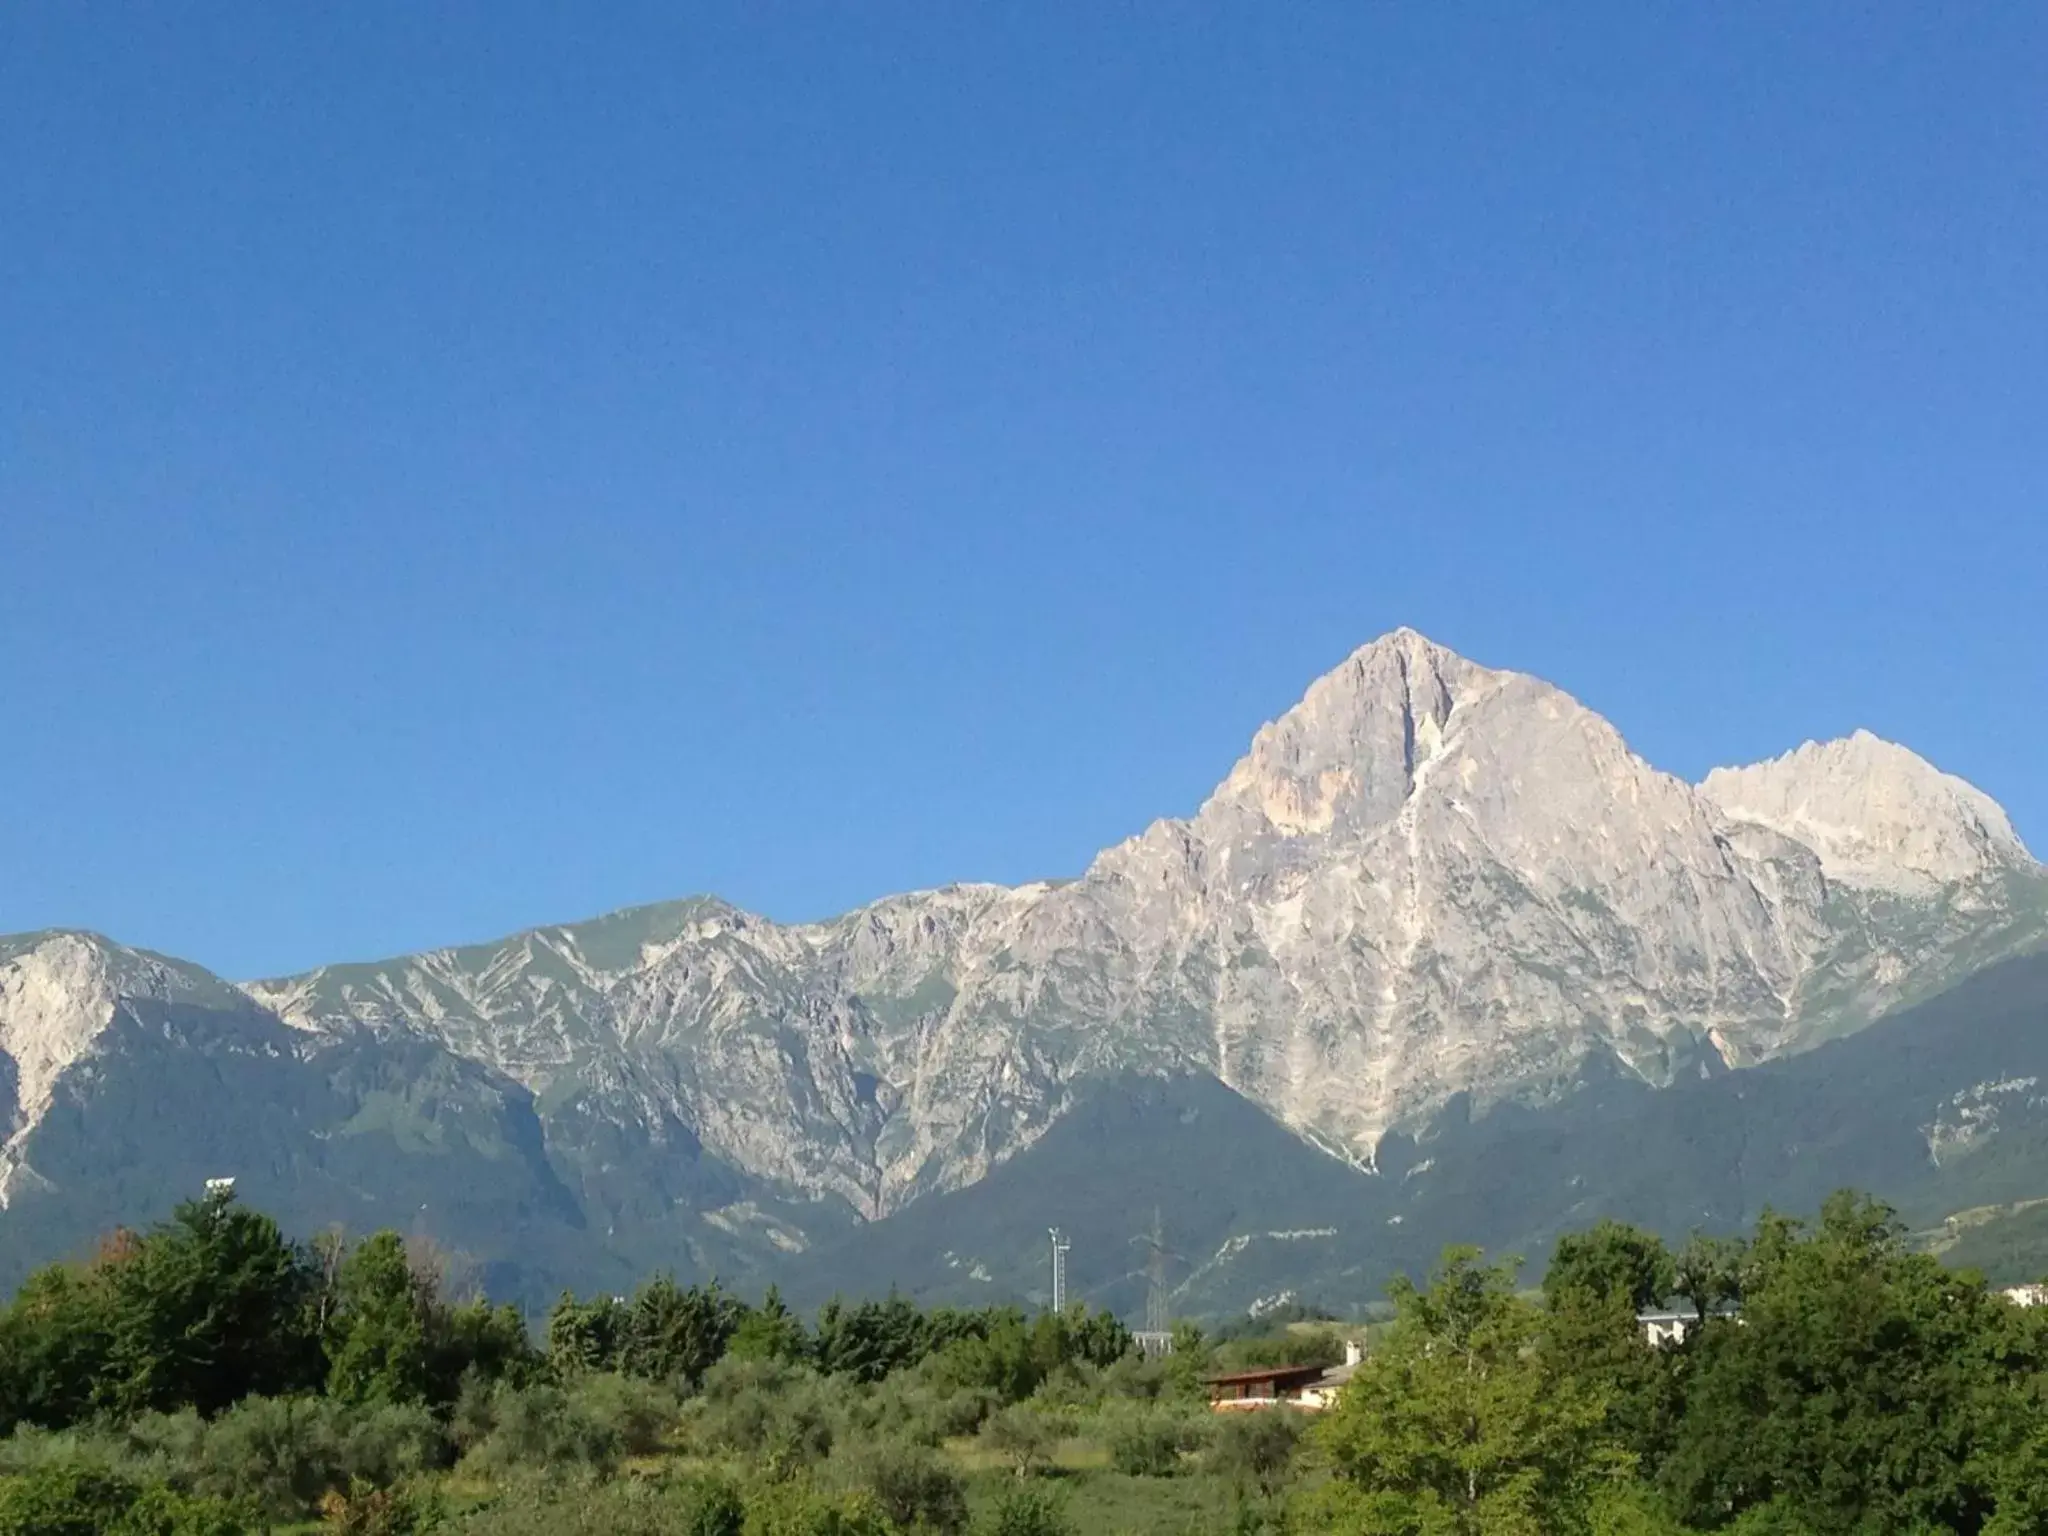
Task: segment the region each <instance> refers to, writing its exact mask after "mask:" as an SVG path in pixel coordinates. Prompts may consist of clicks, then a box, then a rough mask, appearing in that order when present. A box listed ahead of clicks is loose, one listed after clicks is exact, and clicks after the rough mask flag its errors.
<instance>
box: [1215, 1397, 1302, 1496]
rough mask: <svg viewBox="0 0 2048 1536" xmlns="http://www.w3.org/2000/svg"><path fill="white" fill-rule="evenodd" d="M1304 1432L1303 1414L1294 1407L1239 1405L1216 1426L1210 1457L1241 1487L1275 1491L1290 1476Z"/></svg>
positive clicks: (1266, 1492) (1218, 1468) (1240, 1488)
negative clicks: (1288, 1469)
mask: <svg viewBox="0 0 2048 1536" xmlns="http://www.w3.org/2000/svg"><path fill="white" fill-rule="evenodd" d="M1301 1432H1302V1423H1301V1415H1300V1413H1298V1412H1297V1411H1296V1410H1294V1409H1292V1408H1247V1409H1239V1410H1237V1411H1234V1412H1231V1413H1228V1414H1225V1415H1224V1416H1223V1419H1222V1422H1221V1423H1219V1424H1218V1425H1217V1426H1216V1435H1215V1439H1214V1441H1213V1442H1212V1448H1211V1450H1210V1458H1211V1461H1212V1464H1213V1465H1214V1466H1215V1468H1216V1470H1217V1471H1218V1472H1220V1473H1221V1474H1222V1475H1223V1476H1225V1477H1227V1478H1229V1479H1230V1481H1231V1482H1232V1483H1233V1484H1235V1485H1236V1487H1237V1488H1238V1489H1239V1490H1240V1491H1242V1490H1244V1489H1245V1488H1247V1487H1254V1488H1257V1489H1258V1490H1259V1492H1261V1493H1264V1494H1272V1493H1274V1492H1276V1491H1278V1489H1279V1488H1280V1485H1281V1484H1282V1483H1284V1482H1285V1481H1286V1480H1287V1468H1288V1466H1289V1464H1290V1463H1291V1462H1292V1461H1293V1460H1294V1452H1295V1448H1296V1446H1297V1445H1299V1444H1300V1441H1301Z"/></svg>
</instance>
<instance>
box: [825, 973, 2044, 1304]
mask: <svg viewBox="0 0 2048 1536" xmlns="http://www.w3.org/2000/svg"><path fill="white" fill-rule="evenodd" d="M1847 1186H1854V1187H1859V1188H1864V1189H1871V1190H1876V1191H1880V1192H1882V1193H1883V1194H1884V1195H1885V1196H1886V1197H1887V1198H1889V1199H1891V1200H1893V1201H1894V1202H1896V1203H1897V1204H1898V1206H1899V1207H1900V1209H1901V1211H1902V1213H1903V1214H1904V1215H1905V1217H1906V1218H1907V1219H1908V1221H1909V1222H1910V1223H1911V1224H1913V1225H1916V1226H1918V1227H1920V1228H1922V1229H1923V1230H1924V1232H1925V1234H1926V1237H1927V1240H1928V1241H1929V1242H1930V1244H1931V1245H1932V1246H1936V1247H1938V1248H1940V1249H1942V1251H1943V1252H1944V1256H1945V1257H1946V1258H1948V1259H1949V1260H1950V1261H1951V1262H1957V1263H1974V1264H1981V1265H1983V1266H1984V1267H1985V1268H1986V1269H1987V1270H1989V1271H1991V1272H1992V1273H1993V1275H1994V1278H1997V1279H1999V1280H2001V1281H2006V1280H2018V1279H2034V1278H2038V1277H2039V1275H2041V1274H2042V1273H2043V1272H2044V1271H2048V954H2034V955H2030V956H2025V957H2021V958H2019V959H2014V960H2009V961H2005V962H2002V963H2001V964H1998V965H1995V966H1992V967H1990V968H1988V969H1986V970H1984V971H1982V972H1979V973H1978V974H1977V975H1975V976H1972V977H1970V978H1969V979H1968V980H1966V981H1964V982H1962V983H1959V984H1958V985H1957V986H1955V987H1953V988H1951V989H1950V990H1948V991H1947V992H1944V993H1942V994H1941V995H1939V996H1937V997H1935V998H1933V999H1930V1000H1928V1001H1925V1002H1922V1003H1920V1004H1918V1005H1916V1006H1914V1007H1912V1008H1909V1009H1905V1010H1902V1011H1900V1012H1899V1013H1897V1014H1894V1015H1892V1016H1890V1017H1888V1018H1886V1019H1884V1020H1882V1021H1880V1022H1879V1023H1877V1024H1875V1025H1873V1026H1871V1027H1870V1028H1869V1029H1867V1030H1864V1031H1861V1032H1859V1033H1857V1034H1855V1035H1852V1036H1850V1037H1848V1038H1845V1039H1841V1040H1836V1041H1832V1042H1829V1043H1828V1044H1825V1045H1823V1046H1820V1047H1818V1048H1817V1049H1815V1050H1813V1051H1810V1052H1805V1053H1802V1054H1800V1055H1797V1056H1791V1057H1786V1058H1783V1059H1781V1060H1777V1061H1772V1062H1768V1063H1765V1064H1763V1065H1761V1066H1757V1067H1753V1068H1750V1069H1747V1070H1744V1071H1720V1072H1715V1073H1712V1074H1710V1075H1708V1076H1705V1077H1693V1078H1688V1079H1685V1080H1683V1081H1680V1082H1678V1083H1675V1084H1673V1085H1671V1086H1670V1087H1667V1088H1656V1087H1653V1086H1651V1085H1649V1084H1647V1083H1645V1082H1643V1081H1642V1080H1641V1079H1640V1078H1638V1077H1636V1076H1634V1075H1633V1074H1631V1073H1629V1072H1627V1071H1626V1070H1625V1069H1623V1068H1622V1067H1621V1065H1620V1064H1619V1062H1618V1061H1616V1060H1614V1059H1611V1058H1610V1059H1608V1060H1606V1061H1604V1062H1603V1061H1600V1060H1597V1059H1596V1060H1593V1061H1589V1062H1588V1063H1587V1065H1586V1069H1585V1071H1584V1072H1583V1074H1582V1076H1581V1080H1580V1081H1579V1083H1578V1084H1577V1085H1576V1086H1574V1087H1573V1088H1572V1089H1571V1090H1570V1091H1568V1092H1567V1093H1565V1094H1564V1095H1562V1096H1560V1097H1559V1098H1557V1099H1554V1100H1551V1101H1549V1102H1546V1103H1541V1104H1508V1105H1501V1106H1498V1107H1497V1108H1496V1109H1495V1110H1494V1111H1493V1112H1492V1113H1490V1114H1483V1115H1477V1116H1475V1115H1473V1114H1471V1113H1470V1112H1469V1105H1468V1104H1467V1103H1465V1102H1462V1101H1461V1102H1459V1103H1456V1104H1453V1105H1451V1106H1449V1107H1448V1108H1447V1109H1446V1110H1445V1111H1444V1112H1442V1113H1440V1114H1439V1115H1437V1116H1436V1117H1434V1118H1433V1119H1432V1121H1431V1122H1430V1123H1429V1124H1428V1125H1426V1126H1424V1127H1422V1128H1420V1130H1419V1131H1418V1132H1417V1133H1416V1134H1414V1135H1408V1134H1405V1133H1395V1134H1393V1135H1390V1136H1389V1137H1388V1138H1386V1140H1385V1141H1384V1142H1383V1143H1382V1144H1381V1147H1380V1166H1379V1168H1378V1169H1377V1170H1376V1171H1372V1172H1366V1171H1363V1170H1359V1169H1354V1168H1351V1167H1349V1166H1347V1165H1345V1164H1342V1163H1339V1162H1338V1161H1337V1160H1336V1159H1334V1158H1329V1157H1319V1156H1318V1155H1317V1154H1315V1153H1314V1152H1313V1151H1311V1150H1309V1149H1308V1148H1307V1147H1306V1146H1305V1145H1304V1144H1303V1143H1302V1142H1301V1141H1300V1140H1299V1139H1298V1138H1296V1137H1293V1136H1291V1135H1289V1134H1288V1133H1287V1132H1286V1130H1285V1129H1284V1128H1283V1127H1281V1126H1280V1125H1279V1124H1278V1123H1277V1122H1275V1121H1273V1120H1271V1119H1270V1118H1269V1117H1268V1116H1266V1115H1265V1114H1264V1113H1263V1112H1261V1111H1260V1110H1258V1109H1257V1108H1256V1107H1255V1106H1253V1105H1251V1104H1249V1103H1248V1102H1247V1101H1246V1100H1244V1099H1243V1098H1241V1097H1239V1096H1238V1095H1236V1094H1233V1093H1231V1092H1230V1091H1229V1090H1228V1089H1225V1088H1224V1087H1223V1086H1222V1085H1221V1084H1219V1083H1217V1082H1216V1081H1215V1080H1214V1079H1212V1078H1198V1077H1186V1078H1172V1079H1157V1078H1144V1079H1110V1080H1104V1081H1101V1082H1098V1083H1095V1084H1092V1085H1090V1087H1089V1088H1088V1089H1087V1090H1086V1091H1085V1092H1084V1093H1083V1094H1082V1095H1081V1098H1080V1102H1079V1103H1078V1104H1077V1106H1076V1108H1075V1109H1074V1110H1073V1111H1072V1112H1071V1113H1069V1114H1068V1115H1066V1116H1065V1117H1064V1118H1062V1119H1061V1121H1060V1122H1059V1123H1058V1124H1057V1125H1055V1126H1054V1127H1053V1128H1052V1129H1051V1130H1050V1131H1048V1132H1047V1133H1046V1134H1045V1135H1044V1136H1043V1137H1042V1138H1040V1140H1039V1141H1038V1142H1036V1143H1035V1144H1034V1145H1032V1146H1031V1147H1029V1148H1028V1149H1026V1150H1025V1151H1023V1152H1020V1153H1019V1154H1018V1155H1017V1156H1016V1157H1014V1158H1012V1159H1011V1160H1010V1161H1008V1162H1007V1163H1005V1164H1004V1165H1003V1166H1002V1167H1001V1168H1000V1169H998V1170H997V1171H996V1172H995V1173H993V1174H991V1175H990V1176H989V1177H988V1178H987V1179H984V1180H983V1181H981V1182H980V1183H978V1184H976V1185H973V1186H972V1187H970V1188H967V1189H963V1190H959V1191H955V1192H953V1193H950V1194H946V1195H941V1196H938V1197H936V1198H933V1199H930V1200H925V1201H921V1202H919V1203H918V1204H916V1205H913V1206H912V1207H910V1208H909V1209H908V1210H906V1211H904V1212H903V1213H902V1214H900V1215H897V1216H893V1217H891V1218H889V1219H888V1220H886V1221H882V1222H877V1223H872V1224H869V1225H866V1226H863V1227H860V1228H857V1229H854V1230H851V1231H849V1232H848V1233H846V1234H845V1235H844V1236H842V1237H841V1238H839V1239H837V1240H835V1241H831V1242H827V1243H822V1244H820V1245H819V1246H818V1247H817V1248H815V1249H814V1250H812V1251H811V1252H810V1253H808V1254H806V1255H804V1256H803V1258H802V1259H800V1260H798V1261H797V1262H796V1264H795V1265H793V1266H792V1272H791V1274H790V1275H789V1277H788V1278H787V1280H786V1281H785V1285H786V1287H787V1288H788V1289H789V1290H790V1291H791V1293H792V1294H793V1295H795V1296H797V1297H800V1298H802V1299H805V1300H816V1299H822V1297H823V1296H825V1295H827V1294H830V1293H831V1292H832V1291H834V1290H838V1289H848V1290H852V1291H856V1292H859V1291H874V1290H880V1289H882V1288H885V1287H887V1286H889V1285H898V1286H901V1287H902V1288H903V1289H904V1290H906V1291H907V1292H909V1293H911V1294H913V1295H916V1296H919V1297H921V1298H924V1299H926V1300H930V1301H957V1302H972V1301H977V1300H982V1301H986V1300H999V1299H1010V1298H1022V1299H1027V1300H1034V1301H1037V1300H1042V1299H1043V1295H1044V1288H1045V1283H1046V1275H1047V1271H1048V1261H1047V1251H1046V1237H1045V1232H1046V1228H1047V1227H1049V1226H1054V1225H1057V1226H1059V1227H1061V1229H1062V1230H1063V1231H1064V1232H1066V1234H1067V1235H1068V1236H1069V1237H1070V1239H1071V1240H1072V1248H1071V1251H1070V1253H1069V1255H1068V1274H1069V1282H1070V1285H1071V1287H1072V1289H1073V1290H1074V1292H1075V1294H1077V1295H1084V1296H1087V1297H1088V1298H1089V1299H1090V1300H1092V1301H1095V1302H1097V1303H1098V1304H1106V1305H1110V1306H1114V1307H1117V1308H1119V1309H1121V1310H1122V1311H1124V1312H1125V1313H1126V1315H1131V1316H1137V1315H1142V1311H1143V1307H1144V1297H1145V1293H1146V1291H1147V1288H1148V1283H1149V1281H1150V1280H1151V1279H1152V1278H1153V1277H1152V1276H1150V1275H1148V1274H1147V1273H1146V1270H1147V1269H1148V1267H1149V1266H1148V1260H1149V1259H1150V1258H1151V1256H1152V1254H1153V1253H1154V1252H1155V1251H1156V1252H1157V1253H1158V1254H1159V1255H1160V1257H1161V1260H1162V1262H1161V1263H1160V1264H1159V1266H1158V1269H1157V1270H1156V1275H1157V1278H1158V1279H1159V1280H1160V1281H1161V1282H1163V1293H1164V1296H1165V1299H1166V1303H1167V1305H1168V1307H1169V1308H1170V1310H1171V1311H1172V1312H1173V1313H1174V1314H1175V1315H1186V1314H1214V1313H1221V1312H1228V1311H1234V1310H1237V1309H1240V1308H1243V1307H1245V1306H1247V1305H1255V1304H1257V1303H1259V1302H1262V1301H1263V1302H1272V1301H1276V1300H1279V1299H1282V1298H1285V1297H1294V1298H1298V1299H1303V1300H1310V1301H1316V1302H1321V1303H1324V1304H1328V1305H1333V1306H1336V1307H1340V1308H1342V1307H1357V1306H1360V1305H1362V1304H1363V1303H1365V1302H1368V1301H1371V1300H1375V1299H1377V1298H1378V1297H1379V1296H1380V1295H1382V1294H1383V1292H1384V1288H1385V1285H1386V1283H1387V1281H1388V1280H1389V1279H1391V1278H1392V1277H1393V1276H1394V1275H1396V1274H1402V1273H1406V1274H1417V1273H1420V1272H1421V1271H1422V1270H1424V1269H1426V1268H1427V1266H1428V1265H1429V1264H1430V1263H1431V1262H1432V1261H1433V1260H1434V1259H1435V1258H1436V1256H1437V1255H1438V1254H1439V1253H1440V1252H1441V1251H1442V1249H1443V1248H1444V1247H1445V1245H1447V1244H1450V1243H1456V1242H1471V1243H1477V1244H1480V1245H1481V1246H1483V1247H1485V1248H1487V1249H1489V1250H1491V1251H1493V1252H1497V1253H1514V1254H1520V1255H1523V1256H1524V1257H1526V1258H1528V1259H1530V1260H1532V1261H1533V1262H1535V1263H1537V1264H1540V1263H1541V1262H1542V1260H1543V1259H1544V1258H1545V1257H1546V1256H1547V1255H1548V1254H1549V1252H1550V1250H1551V1248H1552V1247H1553V1246H1554V1245H1555V1243H1556V1241H1557V1238H1558V1236H1559V1235H1560V1234H1561V1233H1563V1232H1567V1231H1571V1230H1574V1229H1577V1228H1583V1227H1586V1226H1590V1225H1591V1224H1592V1223H1594V1222H1595V1221H1598V1220H1599V1219H1600V1218H1601V1217H1603V1216H1614V1217H1617V1218H1620V1219H1623V1220H1629V1221H1635V1222H1639V1223H1641V1224H1643V1225H1645V1226H1648V1227H1650V1228H1653V1229H1655V1230H1657V1231H1661V1232H1663V1233H1665V1234H1667V1235H1668V1236H1670V1237H1672V1238H1674V1239H1676V1238H1681V1237H1683V1236H1684V1235H1685V1234H1686V1233H1688V1232H1691V1231H1694V1230H1700V1229H1704V1230H1707V1231H1716V1232H1725V1231H1735V1230H1741V1229H1744V1228H1747V1227H1748V1226H1749V1225H1750V1224H1752V1223H1753V1222H1754V1221H1755V1220H1756V1218H1757V1216H1759V1215H1760V1214H1761V1213H1762V1212H1763V1211H1764V1210H1765V1209H1766V1208H1775V1209H1777V1210H1780V1211H1785V1212H1789V1213H1794V1214H1811V1213H1812V1212H1813V1211H1815V1210H1816V1209H1818V1207H1819V1206H1820V1204H1821V1202H1822V1201H1823V1200H1824V1199H1825V1198H1826V1197H1827V1196H1828V1195H1829V1194H1830V1193H1832V1192H1833V1191H1834V1190H1836V1189H1839V1188H1843V1187H1847ZM1953 1213H1961V1214H1960V1215H1959V1216H1957V1219H1956V1220H1954V1221H1949V1220H1946V1218H1948V1217H1949V1216H1951V1215H1952V1214H1953Z"/></svg>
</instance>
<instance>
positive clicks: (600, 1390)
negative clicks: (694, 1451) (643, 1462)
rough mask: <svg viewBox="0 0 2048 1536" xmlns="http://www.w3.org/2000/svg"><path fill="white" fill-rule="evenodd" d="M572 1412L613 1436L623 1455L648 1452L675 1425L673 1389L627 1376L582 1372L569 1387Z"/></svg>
mask: <svg viewBox="0 0 2048 1536" xmlns="http://www.w3.org/2000/svg"><path fill="white" fill-rule="evenodd" d="M569 1401H570V1404H571V1405H572V1407H573V1408H574V1409H575V1411H576V1412H578V1413H580V1414H582V1415H583V1416H584V1417H585V1418H586V1419H587V1420H589V1421H590V1422H591V1423H593V1424H596V1425H598V1426H600V1427H601V1428H602V1429H604V1430H605V1431H606V1432H608V1433H609V1434H611V1435H612V1436H614V1437H615V1438H616V1440H617V1442H618V1446H619V1449H620V1451H621V1452H622V1453H623V1454H625V1455H627V1456H652V1455H653V1454H654V1453H655V1452H657V1451H659V1450H661V1449H662V1448H663V1446H664V1444H665V1443H666V1441H667V1439H668V1436H669V1434H670V1432H671V1431H673V1430H674V1428H675V1426H676V1420H677V1417H678V1415H679V1411H680V1407H681V1405H680V1404H679V1403H678V1402H677V1400H676V1395H675V1393H674V1392H672V1391H671V1390H669V1389H668V1388H667V1387H665V1386H661V1385H658V1384H657V1383H655V1382H651V1381H640V1380H636V1379H635V1378H633V1377H630V1376H612V1375H601V1376H586V1377H584V1378H583V1379H582V1380H580V1381H578V1382H577V1383H576V1385H575V1386H574V1387H573V1388H571V1389H570V1392H569Z"/></svg>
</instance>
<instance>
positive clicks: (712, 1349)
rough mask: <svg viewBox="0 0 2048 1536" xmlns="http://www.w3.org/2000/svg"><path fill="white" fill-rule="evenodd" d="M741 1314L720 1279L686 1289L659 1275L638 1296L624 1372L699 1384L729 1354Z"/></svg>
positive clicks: (631, 1311)
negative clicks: (721, 1288) (729, 1346)
mask: <svg viewBox="0 0 2048 1536" xmlns="http://www.w3.org/2000/svg"><path fill="white" fill-rule="evenodd" d="M742 1310H743V1308H742V1305H741V1303H740V1300H739V1298H738V1297H736V1296H729V1295H727V1294H726V1293H725V1292H724V1291H722V1290H720V1289H719V1287H718V1282H717V1281H715V1280H714V1281H712V1282H711V1284H709V1285H702V1286H699V1285H693V1286H691V1287H689V1289H687V1290H685V1289H684V1288H683V1287H681V1286H679V1285H677V1284H676V1283H675V1281H674V1280H673V1279H672V1278H670V1277H669V1276H667V1275H657V1276H656V1277H655V1278H654V1279H653V1280H650V1281H649V1282H648V1283H647V1284H645V1285H643V1286H641V1287H640V1289H639V1290H638V1291H636V1292H634V1294H633V1301H632V1305H631V1306H630V1307H629V1308H628V1309H627V1313H626V1317H625V1330H624V1337H623V1340H622V1347H621V1349H620V1352H619V1368H620V1369H621V1370H623V1371H625V1372H626V1373H627V1374H628V1375H630V1376H644V1377H646V1378H647V1379H648V1380H649V1381H685V1382H689V1383H692V1384H694V1383H696V1382H699V1381H701V1380H703V1378H704V1373H705V1372H706V1371H708V1370H710V1369H711V1367H712V1366H714V1365H716V1364H717V1363H718V1360H719V1357H720V1356H722V1355H723V1354H724V1353H725V1347H726V1344H727V1343H728V1342H729V1341H730V1340H731V1338H732V1336H733V1332H734V1330H735V1329H737V1328H738V1327H739V1322H740V1315H741V1312H742Z"/></svg>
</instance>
